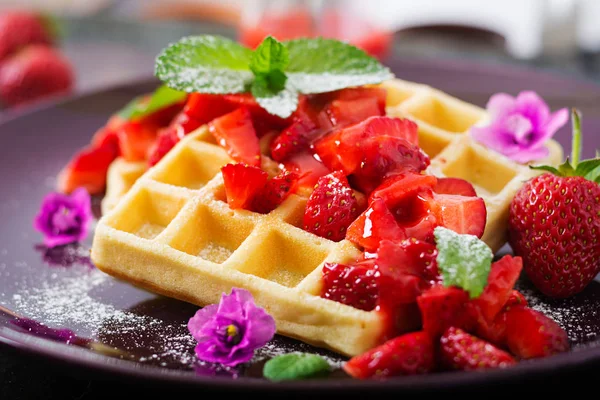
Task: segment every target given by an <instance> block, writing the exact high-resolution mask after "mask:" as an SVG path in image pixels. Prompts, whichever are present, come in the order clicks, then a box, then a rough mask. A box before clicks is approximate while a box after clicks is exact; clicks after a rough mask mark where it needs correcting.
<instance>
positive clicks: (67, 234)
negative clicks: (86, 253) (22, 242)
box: [33, 188, 94, 248]
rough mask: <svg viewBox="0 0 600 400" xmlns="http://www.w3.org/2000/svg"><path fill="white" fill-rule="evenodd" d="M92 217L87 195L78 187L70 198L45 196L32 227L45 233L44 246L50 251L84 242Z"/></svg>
mask: <svg viewBox="0 0 600 400" xmlns="http://www.w3.org/2000/svg"><path fill="white" fill-rule="evenodd" d="M93 218H94V216H93V214H92V202H91V199H90V195H89V194H88V192H87V191H86V190H85V189H83V188H79V189H77V190H75V191H74V192H73V194H71V195H70V196H68V195H64V194H61V193H50V194H48V195H46V197H45V198H44V201H43V202H42V206H41V208H40V212H39V214H38V215H37V216H36V217H35V220H34V223H33V226H34V228H35V229H37V230H38V231H40V232H42V233H43V234H44V244H45V245H46V246H47V247H49V248H52V247H56V246H62V245H65V244H69V243H73V242H78V241H82V240H84V239H85V238H86V237H87V234H88V229H89V226H90V223H91V222H92V220H93Z"/></svg>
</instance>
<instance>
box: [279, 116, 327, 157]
mask: <svg viewBox="0 0 600 400" xmlns="http://www.w3.org/2000/svg"><path fill="white" fill-rule="evenodd" d="M316 134H318V130H317V126H316V125H315V124H314V123H313V122H312V121H311V120H309V119H302V120H298V121H296V122H294V123H293V124H292V125H290V126H289V127H288V128H286V129H284V130H283V131H282V132H281V133H280V134H279V135H278V136H277V137H276V138H275V139H274V140H273V142H271V157H272V158H273V159H274V160H275V161H283V160H285V159H287V158H289V157H290V156H291V155H293V154H296V153H299V152H301V151H302V150H305V149H308V147H309V146H310V143H311V142H312V140H313V139H314V137H315V136H314V135H316Z"/></svg>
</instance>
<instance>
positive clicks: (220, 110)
mask: <svg viewBox="0 0 600 400" xmlns="http://www.w3.org/2000/svg"><path fill="white" fill-rule="evenodd" d="M238 107H239V106H238V105H234V104H232V103H231V102H229V101H227V99H226V98H225V97H224V96H223V95H220V94H206V93H192V94H190V96H189V97H188V100H187V103H186V104H185V107H184V111H183V114H184V115H186V116H187V117H188V118H189V119H191V120H195V121H197V123H199V124H200V125H204V124H207V123H209V122H210V121H212V120H213V119H215V118H219V117H221V116H223V115H225V114H229V113H230V112H232V111H233V110H235V109H236V108H238ZM190 132H191V131H190Z"/></svg>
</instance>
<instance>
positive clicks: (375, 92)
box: [318, 87, 387, 115]
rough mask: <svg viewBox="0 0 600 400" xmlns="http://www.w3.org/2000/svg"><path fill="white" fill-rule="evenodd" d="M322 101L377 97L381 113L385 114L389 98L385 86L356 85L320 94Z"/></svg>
mask: <svg viewBox="0 0 600 400" xmlns="http://www.w3.org/2000/svg"><path fill="white" fill-rule="evenodd" d="M318 97H319V98H320V100H321V101H324V102H327V103H329V102H332V101H335V100H342V101H347V100H357V99H364V98H369V99H375V100H377V107H378V113H379V115H385V102H386V99H387V91H386V90H385V89H383V88H369V87H356V88H347V89H341V90H336V91H334V92H328V93H323V94H320V95H318Z"/></svg>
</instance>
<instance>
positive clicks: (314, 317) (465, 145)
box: [92, 81, 562, 356]
mask: <svg viewBox="0 0 600 400" xmlns="http://www.w3.org/2000/svg"><path fill="white" fill-rule="evenodd" d="M384 86H385V87H386V88H387V89H388V93H389V95H388V100H389V104H388V105H389V107H388V114H389V115H391V116H405V117H408V118H411V119H413V120H415V121H416V122H417V123H418V125H419V129H420V140H421V141H422V146H423V148H424V149H425V151H427V152H428V153H429V155H430V156H431V157H432V165H431V171H432V172H434V173H436V174H438V175H445V176H456V177H461V178H464V179H467V180H468V181H470V182H472V183H473V184H474V185H475V187H476V190H477V191H478V194H479V195H480V196H482V197H483V198H484V199H485V201H486V204H487V207H488V221H489V222H488V226H487V229H486V233H485V237H484V238H485V239H486V241H487V242H488V244H490V245H491V246H492V247H493V248H495V249H496V248H498V246H499V245H500V244H501V243H504V231H505V224H506V213H507V210H508V204H509V203H510V200H511V199H512V197H513V195H514V193H515V191H516V190H517V189H518V188H519V187H520V186H521V185H522V183H523V182H524V181H525V180H526V179H527V178H528V177H529V176H531V174H532V172H530V171H529V169H528V168H526V167H524V166H519V165H517V164H515V163H513V162H511V161H510V160H508V159H506V158H504V157H503V156H501V155H498V154H495V153H493V152H491V151H489V150H487V149H485V148H483V147H482V146H479V145H477V144H475V143H472V142H471V140H470V138H469V136H468V135H466V134H465V132H466V131H467V130H468V128H469V127H471V126H472V125H473V124H475V123H479V122H483V121H485V118H486V113H485V111H484V110H482V109H480V108H477V107H475V106H473V105H470V104H467V103H464V102H462V101H460V100H457V99H454V98H452V97H450V96H447V95H446V94H444V93H441V92H439V91H436V90H434V89H431V88H429V87H427V86H423V85H416V84H411V83H408V82H402V81H392V82H388V83H386V84H385V85H384ZM551 149H552V152H551V153H552V154H551V157H550V160H551V163H557V162H558V161H559V159H561V158H562V149H561V148H560V146H558V145H556V144H555V143H552V144H551ZM229 161H230V159H229V157H228V156H227V154H226V152H225V151H224V150H223V149H222V148H221V147H219V146H217V145H216V144H215V143H214V141H212V140H211V137H210V134H209V133H208V130H207V129H206V128H205V127H203V128H200V129H199V130H197V131H196V132H194V133H192V134H190V135H189V136H187V137H186V138H185V139H184V140H182V141H181V142H180V143H178V144H177V146H175V148H174V149H173V150H171V152H169V153H168V154H167V155H166V156H165V157H164V158H163V160H161V161H160V162H159V163H158V164H157V165H156V166H154V167H153V168H151V169H150V170H149V171H148V172H147V173H145V174H144V175H142V177H141V178H139V179H137V181H136V182H135V184H134V185H133V187H132V188H131V189H130V190H128V191H127V190H126V189H125V188H126V186H127V185H126V184H125V183H127V182H126V180H122V181H121V182H122V183H123V182H124V184H123V185H121V186H119V187H120V189H119V190H117V189H114V191H113V187H114V185H113V182H114V179H116V178H115V176H118V175H119V174H118V170H119V169H120V168H124V167H125V166H126V164H125V165H121V166H120V167H119V165H120V164H115V165H116V166H113V167H114V169H113V168H112V167H111V174H109V191H108V192H109V194H111V193H117V192H125V191H127V194H126V195H125V196H124V197H123V199H122V200H121V201H119V202H118V203H117V204H116V206H115V207H114V209H112V210H111V211H110V212H109V213H108V214H107V215H105V216H104V217H103V218H102V219H101V220H100V221H99V223H98V225H97V228H96V234H95V237H94V244H93V248H92V260H93V262H94V263H95V264H96V266H97V267H98V268H100V269H101V270H103V271H105V272H107V273H109V274H112V275H115V276H117V277H120V278H123V279H125V280H127V281H130V282H132V283H134V284H136V285H139V286H142V287H145V288H148V289H150V290H153V291H155V292H158V293H161V294H164V295H167V296H170V297H175V298H178V299H181V300H184V301H188V302H191V303H194V304H197V305H199V306H204V305H207V304H212V303H217V302H218V301H219V299H220V297H221V294H222V293H229V292H230V291H231V289H232V288H233V287H239V288H245V289H247V290H249V291H250V292H252V294H253V295H254V298H255V299H256V302H257V303H258V304H259V305H260V306H262V307H264V308H265V309H266V310H267V311H268V312H269V313H270V314H271V315H273V317H274V318H275V320H276V322H277V330H278V332H279V333H280V334H283V335H286V336H291V337H296V338H299V339H300V340H303V341H305V342H308V343H312V344H315V345H317V346H323V347H328V348H331V349H333V350H335V351H337V352H340V353H342V354H345V355H349V356H352V355H356V354H360V353H362V352H364V351H365V350H367V349H370V348H372V347H374V346H376V345H378V344H379V343H380V342H381V340H382V333H383V331H384V327H385V320H384V317H383V316H382V315H381V314H380V313H378V312H376V311H372V312H366V311H362V310H358V309H356V308H353V307H350V306H346V305H343V304H340V303H337V302H334V301H331V300H327V299H324V298H321V297H320V296H319V294H320V292H321V275H322V272H321V269H322V266H323V264H324V263H325V262H339V263H347V262H351V261H353V260H355V259H356V257H357V256H358V255H359V253H360V251H359V250H358V249H357V248H356V247H355V246H354V245H353V244H352V243H350V242H349V241H345V240H344V241H342V242H339V243H335V242H332V241H329V240H327V239H324V238H320V237H317V236H316V235H313V234H311V233H308V232H306V231H304V230H302V229H301V228H300V227H301V224H302V217H303V214H304V208H305V204H306V198H305V197H302V196H299V195H292V196H290V197H289V198H288V199H286V201H285V202H284V203H283V204H281V206H279V207H278V208H277V209H275V210H274V211H273V212H271V213H270V214H268V215H262V214H257V213H253V212H250V211H246V210H231V209H230V208H229V206H228V205H227V203H226V199H225V191H224V187H223V180H222V176H221V174H220V173H219V171H220V167H221V166H222V165H224V164H226V163H228V162H229ZM117 162H118V163H122V161H117ZM267 164H269V162H268V160H267V161H265V165H267ZM115 171H117V172H115ZM130 181H131V180H130ZM111 186H113V187H111ZM107 204H108V203H107ZM404 311H405V312H406V313H411V312H413V309H412V308H411V307H407V309H406V310H404ZM412 320H413V319H412V318H410V317H408V316H407V318H405V319H404V321H405V322H406V324H407V325H406V326H404V328H406V329H411V328H413V327H412V326H409V325H408V324H409V323H410V321H412Z"/></svg>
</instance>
